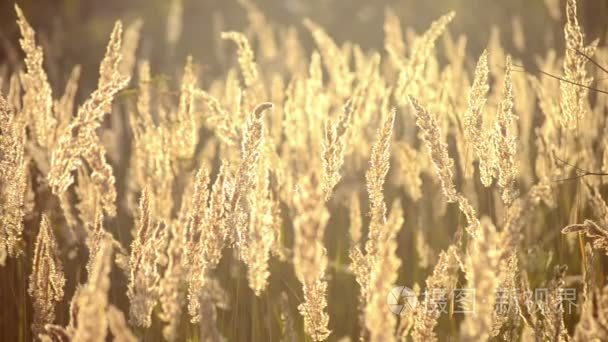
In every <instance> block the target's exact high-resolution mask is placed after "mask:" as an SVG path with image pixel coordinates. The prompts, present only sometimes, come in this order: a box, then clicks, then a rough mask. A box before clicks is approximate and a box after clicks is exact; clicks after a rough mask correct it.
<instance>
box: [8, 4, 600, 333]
mask: <svg viewBox="0 0 608 342" xmlns="http://www.w3.org/2000/svg"><path fill="white" fill-rule="evenodd" d="M239 3H240V5H241V7H242V8H243V9H244V10H245V11H246V12H247V16H248V18H249V21H250V27H249V29H248V30H247V31H246V32H236V31H228V32H223V33H221V34H220V37H218V38H221V39H218V46H214V47H209V48H217V49H224V48H227V49H229V50H230V51H231V52H234V55H235V58H234V60H233V61H232V62H231V63H225V64H224V65H227V67H226V69H225V70H219V71H221V74H219V75H218V74H217V73H215V74H214V73H209V76H208V75H207V74H206V73H204V72H201V70H202V69H203V68H202V67H201V66H202V65H201V64H202V62H201V61H197V60H196V58H194V57H192V56H189V57H188V58H186V60H185V61H183V67H181V63H180V68H179V69H181V71H180V72H179V73H178V75H176V77H175V78H173V79H172V80H168V79H166V78H164V77H161V72H160V71H158V70H156V66H155V65H154V63H152V62H151V61H149V60H146V59H143V58H141V57H140V55H141V54H140V51H139V44H140V41H141V40H142V39H146V38H145V37H143V36H142V32H143V31H142V25H145V23H144V22H143V21H141V20H139V19H137V20H134V21H133V22H131V23H129V24H128V25H125V27H126V29H125V30H124V32H123V29H122V27H123V25H122V23H121V22H120V21H118V22H116V24H115V26H114V29H113V30H112V32H108V34H109V37H110V38H109V42H108V44H107V47H106V50H105V51H106V52H105V55H104V57H103V59H102V60H101V61H100V66H99V78H98V82H97V86H96V89H94V90H93V91H92V92H91V93H90V94H89V95H88V96H87V95H86V94H83V95H84V96H86V100H85V101H84V102H83V103H81V104H79V105H77V103H76V102H77V99H78V96H77V94H78V92H79V91H81V90H82V89H79V79H80V75H81V72H82V70H81V68H80V66H78V65H76V66H73V69H72V72H71V73H69V74H66V77H65V80H66V82H65V84H64V85H63V86H62V87H61V91H62V94H61V95H58V94H57V92H59V91H60V90H56V89H54V88H53V87H51V83H49V80H48V78H47V74H46V72H45V57H44V56H45V55H44V53H43V49H42V48H41V45H40V42H39V37H37V35H36V33H35V31H34V28H32V27H31V26H30V24H29V23H28V21H27V20H26V15H24V13H23V12H22V11H21V10H20V9H19V7H16V16H17V18H18V19H17V25H18V27H19V30H20V33H21V37H22V38H21V41H20V43H21V47H22V50H23V53H24V59H23V67H22V69H16V70H11V72H12V75H11V74H9V73H6V76H3V74H0V121H1V126H0V264H1V265H2V266H0V267H2V275H3V277H2V281H1V283H2V287H1V289H2V290H3V291H5V290H6V292H8V290H7V289H11V291H12V293H11V294H10V295H11V296H12V295H14V296H15V297H16V298H17V299H16V300H15V303H17V307H16V309H17V311H19V314H18V315H17V316H15V318H14V321H11V322H15V325H14V326H13V327H12V328H13V329H15V330H18V333H15V334H11V333H6V334H4V335H0V336H4V337H5V339H7V340H13V339H18V340H30V339H41V340H46V341H50V340H53V341H55V340H58V341H66V340H71V341H105V340H108V339H110V338H113V339H114V340H116V341H125V342H126V341H129V342H130V341H137V340H145V341H156V340H168V341H184V340H188V341H220V340H223V339H225V340H230V341H233V340H234V341H249V340H260V341H261V340H285V341H296V340H297V341H309V340H313V341H325V340H332V341H337V340H341V341H347V340H352V341H354V340H358V339H359V340H364V341H367V340H369V341H397V340H403V341H406V340H407V341H409V340H413V341H436V340H447V339H448V338H450V339H451V340H462V341H480V340H481V341H488V340H506V341H514V340H525V341H527V340H536V341H568V340H578V341H587V340H604V339H605V338H606V336H608V304H607V303H608V287H606V286H605V285H606V284H605V278H606V277H605V274H604V273H603V270H604V269H605V267H606V265H607V264H606V257H605V255H606V254H608V205H607V204H606V202H605V200H604V198H605V196H606V194H607V190H608V188H607V187H606V185H605V184H604V183H603V182H602V181H601V178H600V177H601V176H602V175H604V173H602V170H604V171H605V170H608V159H606V157H607V156H608V153H606V150H608V145H607V144H608V139H607V138H606V132H608V120H606V115H605V113H606V111H607V109H608V101H607V100H606V98H605V96H606V95H605V94H602V93H598V94H597V95H598V96H591V90H590V89H588V88H586V87H589V86H591V85H592V84H593V82H594V80H596V79H599V78H602V77H605V75H603V74H602V72H603V71H602V68H599V67H598V68H594V67H593V66H595V65H594V63H595V59H592V58H596V59H599V60H601V58H602V57H604V56H606V54H607V53H608V48H606V47H604V46H601V45H599V44H598V41H594V42H593V43H590V44H589V43H586V38H585V36H584V34H583V31H582V28H581V25H580V24H579V23H578V18H577V7H576V1H575V0H568V1H567V4H566V8H565V11H564V13H565V15H566V16H565V18H566V24H565V28H564V39H565V42H566V44H565V45H566V49H565V50H563V51H561V53H560V52H559V51H558V52H556V51H554V50H551V51H549V52H548V57H545V56H539V57H538V60H539V65H541V66H542V70H546V71H550V72H553V73H556V74H557V76H558V79H556V78H554V77H551V76H550V75H547V74H542V73H534V72H530V73H528V72H525V70H522V67H520V66H519V64H521V63H520V61H519V60H518V57H517V54H516V53H512V52H510V51H509V52H508V51H507V49H506V48H503V47H502V45H501V44H500V41H499V40H497V38H496V36H495V35H494V36H493V37H494V38H492V40H491V41H490V42H489V43H488V48H487V49H485V50H484V51H483V52H482V53H481V54H477V55H475V54H471V53H468V50H467V48H466V40H465V39H464V38H462V37H461V38H460V39H458V40H455V39H453V38H452V36H451V35H450V34H449V31H450V29H449V24H450V22H451V21H452V20H453V19H454V18H455V16H457V14H456V13H454V12H450V13H448V14H446V15H444V16H442V17H440V18H439V19H437V20H436V21H435V22H432V23H430V27H429V28H428V29H427V30H426V31H424V32H423V33H421V34H420V35H416V34H414V33H413V32H410V31H407V32H406V31H403V28H402V23H401V21H400V18H399V16H398V15H397V14H396V13H395V12H393V11H392V10H390V9H387V10H386V12H385V16H386V17H385V24H384V27H383V29H384V32H385V41H384V50H385V51H375V50H365V49H363V48H362V47H361V46H359V45H357V44H356V37H350V38H352V39H353V40H354V42H346V43H343V44H341V43H339V42H337V41H336V40H334V39H333V38H332V36H331V35H330V34H329V33H328V32H327V31H326V30H325V29H324V28H323V27H322V26H321V25H320V24H318V23H316V22H314V21H313V20H311V19H307V18H306V19H304V18H303V19H302V22H301V28H302V29H301V30H300V31H298V30H297V29H295V28H285V27H282V26H280V25H278V24H273V23H271V22H270V21H269V20H268V19H267V18H266V17H265V14H264V12H263V8H261V7H258V6H257V5H256V4H255V3H253V2H251V1H248V0H241V1H239ZM547 3H549V4H553V5H555V4H554V2H553V1H547ZM553 5H552V6H553ZM168 9H169V11H168V13H167V36H166V42H165V43H164V44H167V46H168V47H169V48H171V49H173V48H175V47H176V46H177V45H178V44H179V41H180V33H181V30H182V24H183V23H182V22H181V20H182V19H181V18H182V15H183V11H184V7H183V3H182V1H179V0H174V1H172V2H171V4H170V5H169V7H168ZM560 13H561V12H560V11H559V9H557V8H552V10H551V15H552V16H554V17H559V15H560ZM512 23H513V27H514V30H515V31H516V34H515V35H514V37H513V39H514V42H513V45H514V46H515V47H516V48H517V49H519V50H522V49H524V48H525V44H526V39H525V38H526V37H525V33H524V32H523V29H522V27H521V22H519V19H516V18H514V19H513V21H512ZM303 37H306V39H308V40H309V41H310V42H312V43H314V44H315V46H314V47H313V49H312V51H308V50H306V49H305V48H304V47H303V46H306V44H304V43H303V41H304V40H303V39H304V38H303ZM279 38H280V39H279ZM226 40H227V41H231V42H233V43H235V44H236V50H235V49H234V46H233V44H226V42H225V41H226ZM161 43H162V42H161ZM587 44H588V45H587ZM308 55H310V58H308V57H307V56H308ZM594 56H595V57H594ZM498 64H499V65H498ZM3 70H4V69H3ZM201 74H204V76H203V77H200V76H201ZM560 78H561V79H560ZM132 80H133V81H132ZM3 87H4V88H7V89H6V91H5V89H4V88H3ZM391 203H392V204H391ZM389 204H391V205H389ZM563 227H565V228H563ZM560 228H563V229H562V230H561V233H563V234H561V233H560ZM28 280H29V285H28V284H27V283H28ZM399 285H402V286H408V287H409V288H411V289H412V291H413V293H415V294H417V302H418V304H417V306H416V307H415V308H411V310H406V311H405V312H402V313H401V314H396V313H395V312H394V311H393V306H389V304H390V303H389V302H388V301H387V298H388V299H390V296H389V294H390V293H391V290H392V289H393V288H394V287H395V286H399ZM539 288H541V289H546V291H545V294H546V296H544V297H536V296H534V295H533V296H530V294H535V293H536V292H535V291H536V290H538V289H539ZM462 289H466V290H469V291H472V292H466V293H465V294H464V295H463V294H460V295H459V292H458V291H459V290H462ZM571 290H574V291H575V295H574V296H573V297H567V296H568V294H570V293H571V292H572V291H571ZM26 292H27V293H26ZM2 294H6V293H5V292H2ZM505 294H508V295H509V297H508V298H505V297H504V296H505ZM577 294H578V295H577ZM2 298H3V300H5V304H6V305H7V307H8V306H9V304H8V303H9V302H10V300H9V295H8V294H7V295H6V296H4V297H2ZM467 301H468V302H474V303H475V304H473V310H471V311H464V312H461V311H459V308H461V306H462V305H463V302H467ZM10 305H13V302H10ZM572 305H574V306H572ZM573 307H574V309H572V308H573ZM13 309H15V308H13V306H10V310H13ZM3 313H6V311H3ZM7 336H10V337H7Z"/></svg>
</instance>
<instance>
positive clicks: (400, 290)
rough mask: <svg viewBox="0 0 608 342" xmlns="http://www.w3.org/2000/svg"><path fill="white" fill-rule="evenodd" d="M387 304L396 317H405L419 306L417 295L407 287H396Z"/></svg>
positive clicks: (389, 294) (391, 292) (390, 293)
mask: <svg viewBox="0 0 608 342" xmlns="http://www.w3.org/2000/svg"><path fill="white" fill-rule="evenodd" d="M386 303H387V304H388V307H389V308H390V310H391V312H392V313H394V314H395V315H404V314H405V313H407V312H408V311H412V310H414V309H415V308H416V305H417V304H418V298H417V297H416V293H415V292H414V291H413V290H412V289H410V288H409V287H406V286H397V287H394V288H393V289H392V290H391V291H390V292H389V293H388V295H387V296H386Z"/></svg>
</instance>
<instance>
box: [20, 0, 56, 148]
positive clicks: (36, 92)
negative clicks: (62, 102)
mask: <svg viewBox="0 0 608 342" xmlns="http://www.w3.org/2000/svg"><path fill="white" fill-rule="evenodd" d="M15 12H17V18H18V20H17V24H18V25H19V30H20V31H21V37H22V38H21V39H20V40H19V42H20V43H21V48H22V49H23V51H24V52H25V60H24V61H25V66H26V70H27V72H26V73H25V74H24V75H23V77H22V80H21V82H22V85H23V88H24V90H25V95H24V96H23V112H24V115H25V116H26V117H27V120H28V123H29V125H31V126H32V129H33V130H34V132H35V137H36V142H37V143H38V145H40V146H42V147H47V148H50V147H52V145H53V143H54V141H53V139H54V129H55V126H56V125H57V118H55V117H54V115H53V97H52V91H51V86H50V85H49V81H48V78H47V75H46V72H45V71H44V68H43V67H42V63H43V61H44V53H43V51H42V48H41V47H40V46H38V45H36V39H35V32H34V29H33V28H32V27H31V26H30V24H29V23H28V22H27V20H26V19H25V16H24V15H23V12H22V11H21V8H19V6H18V5H16V4H15Z"/></svg>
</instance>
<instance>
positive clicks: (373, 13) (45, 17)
mask: <svg viewBox="0 0 608 342" xmlns="http://www.w3.org/2000/svg"><path fill="white" fill-rule="evenodd" d="M182 1H183V27H182V33H181V36H180V38H179V41H178V42H177V43H176V44H175V46H171V47H170V46H169V45H168V44H167V30H166V28H167V17H168V12H169V9H170V7H171V0H104V1H92V0H88V1H79V0H19V1H17V3H18V4H19V6H21V8H22V9H23V11H24V12H25V15H26V17H27V18H28V20H29V21H30V23H31V24H32V26H33V27H34V29H35V30H36V33H37V35H38V37H37V38H38V39H39V41H40V43H41V44H42V45H43V47H44V50H45V63H46V64H47V65H46V67H47V69H48V71H47V72H48V74H49V78H50V81H51V84H52V86H53V87H54V88H55V87H60V85H63V84H64V83H65V80H64V79H62V78H66V77H67V75H69V72H70V70H71V68H72V67H73V66H74V65H75V64H81V65H82V67H83V74H82V81H81V87H82V88H81V90H84V91H80V92H79V93H81V94H86V93H87V92H88V91H89V90H91V89H92V87H93V86H94V85H95V82H96V80H97V77H98V75H97V68H98V63H99V61H100V60H101V57H102V56H103V53H104V48H105V45H106V43H107V39H108V36H109V33H110V31H111V30H112V26H113V24H114V22H115V21H116V20H118V19H120V20H122V21H123V22H124V23H125V25H128V24H129V23H131V22H133V21H134V20H136V19H141V20H143V27H142V36H141V41H140V47H139V51H138V56H139V57H145V58H148V59H149V60H150V61H151V63H152V70H157V71H158V72H165V73H166V74H169V75H172V74H174V71H175V70H176V69H177V68H180V67H181V65H182V64H183V62H184V61H185V58H186V56H187V55H188V54H192V55H193V57H194V60H195V61H196V62H197V63H200V64H201V65H203V72H202V75H203V83H204V82H205V74H206V75H208V76H209V78H212V77H213V76H217V74H219V73H220V70H222V68H221V67H222V66H223V65H222V64H223V63H227V62H228V61H230V60H227V59H226V58H224V55H223V54H222V51H219V50H221V49H218V41H219V31H223V30H244V29H245V28H246V26H247V24H248V20H247V16H246V12H245V10H244V9H243V8H242V7H241V6H240V5H239V3H238V2H237V0H182ZM14 3H15V2H14V1H6V0H2V1H0V44H1V45H0V64H5V63H8V64H9V65H10V66H12V67H14V66H17V65H18V64H19V63H20V60H21V54H22V51H21V49H20V48H19V46H18V37H19V32H18V28H17V25H16V23H15V11H14V8H13V6H14ZM254 3H255V4H256V5H257V6H258V7H259V8H260V9H262V11H263V12H264V14H265V15H266V18H267V19H268V20H269V21H271V22H272V23H273V24H277V25H278V27H289V26H293V27H296V28H299V29H300V28H301V27H302V19H303V18H306V17H309V18H311V19H313V20H314V21H316V22H317V23H319V24H321V25H322V26H323V27H324V28H325V29H326V31H327V32H328V33H329V34H330V36H332V37H333V38H334V39H335V40H336V41H337V42H338V43H341V42H343V41H344V40H345V39H347V38H348V39H356V41H355V42H356V43H358V44H360V45H361V46H362V47H363V48H374V49H379V50H382V46H383V33H382V24H383V21H384V13H385V9H386V8H387V7H390V8H392V9H393V10H394V11H395V12H396V14H397V15H398V16H399V17H400V18H401V24H402V25H403V26H404V27H413V28H415V30H416V31H417V32H421V31H423V30H425V29H426V28H427V27H428V25H429V23H430V22H432V21H433V20H435V19H437V18H438V17H439V16H441V15H442V14H445V13H447V12H449V11H452V10H454V11H456V13H457V15H456V17H455V19H454V20H453V22H452V23H451V24H450V27H449V30H450V32H451V33H452V34H453V35H455V36H458V35H460V34H465V35H466V36H467V49H468V51H467V55H471V54H472V55H473V56H475V55H478V54H479V52H480V51H481V50H482V49H483V48H484V47H485V46H486V45H487V42H488V39H489V37H490V34H491V32H492V27H495V28H498V29H499V32H500V35H501V42H502V44H503V46H505V48H506V50H507V51H508V52H510V53H511V54H513V55H514V57H516V58H518V59H520V60H522V61H523V62H524V63H532V62H534V60H533V59H532V56H534V55H535V54H539V53H540V54H544V51H545V50H546V49H547V47H549V46H553V47H556V48H558V49H560V48H561V47H562V46H563V23H564V21H565V19H564V17H563V13H562V12H563V10H562V9H563V8H565V5H564V3H565V1H560V0H502V1H487V0H436V1H416V0H396V1H390V0H375V1H367V0H316V1H308V0H280V1H279V0H257V1H255V2H254ZM607 18H608V1H603V0H586V1H585V0H583V1H579V20H580V22H581V25H582V26H583V28H584V31H585V33H586V35H587V39H588V41H591V40H592V39H595V38H601V40H603V38H604V37H605V35H606V31H607V25H608V20H607ZM518 27H521V29H522V30H523V36H524V37H525V40H526V41H525V44H524V46H525V49H519V50H518V49H517V47H516V46H515V45H514V43H513V38H514V37H516V36H518V35H519V33H518V32H517V31H518ZM520 36H521V35H520ZM353 37H355V38H353ZM301 39H302V41H303V42H304V43H305V45H307V46H305V47H307V48H311V47H312V40H311V39H310V37H309V35H307V34H301ZM601 44H602V42H601V41H600V45H601Z"/></svg>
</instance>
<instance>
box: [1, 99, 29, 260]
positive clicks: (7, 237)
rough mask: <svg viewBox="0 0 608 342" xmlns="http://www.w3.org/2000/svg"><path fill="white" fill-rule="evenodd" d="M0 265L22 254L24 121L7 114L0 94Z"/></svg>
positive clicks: (24, 163)
mask: <svg viewBox="0 0 608 342" xmlns="http://www.w3.org/2000/svg"><path fill="white" fill-rule="evenodd" d="M0 122H2V125H0V133H1V134H0V224H1V226H2V228H0V265H4V263H5V261H6V258H7V257H9V256H10V257H18V256H20V255H22V254H23V239H22V233H23V216H24V215H25V212H24V200H25V194H26V189H27V186H28V181H27V174H28V172H27V165H28V163H27V160H26V159H25V158H26V157H25V142H26V135H25V121H24V120H23V117H21V116H17V115H15V113H11V111H10V109H9V104H8V103H7V102H6V101H5V100H4V98H3V97H2V95H0Z"/></svg>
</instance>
